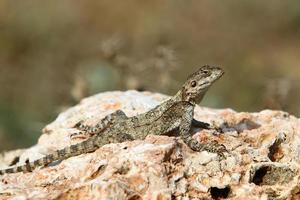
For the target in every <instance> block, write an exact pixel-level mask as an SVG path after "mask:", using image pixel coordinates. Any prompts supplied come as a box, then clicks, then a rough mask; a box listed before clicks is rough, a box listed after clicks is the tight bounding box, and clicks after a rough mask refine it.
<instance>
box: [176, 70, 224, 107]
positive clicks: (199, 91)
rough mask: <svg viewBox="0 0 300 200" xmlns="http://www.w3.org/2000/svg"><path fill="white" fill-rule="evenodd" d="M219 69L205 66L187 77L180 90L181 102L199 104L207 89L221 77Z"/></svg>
mask: <svg viewBox="0 0 300 200" xmlns="http://www.w3.org/2000/svg"><path fill="white" fill-rule="evenodd" d="M223 74H224V71H223V70H222V69H221V68H219V67H214V66H209V65H205V66H203V67H200V69H198V70H197V71H196V72H194V73H193V74H191V75H190V76H189V77H188V80H187V81H186V82H185V84H184V85H183V88H182V93H181V94H182V100H183V101H189V102H191V103H193V104H197V103H199V102H200V101H201V100H202V98H203V96H204V94H205V92H206V91H207V89H208V88H209V87H210V86H211V85H212V84H213V83H214V82H215V81H216V80H218V79H219V78H220V77H221V76H222V75H223Z"/></svg>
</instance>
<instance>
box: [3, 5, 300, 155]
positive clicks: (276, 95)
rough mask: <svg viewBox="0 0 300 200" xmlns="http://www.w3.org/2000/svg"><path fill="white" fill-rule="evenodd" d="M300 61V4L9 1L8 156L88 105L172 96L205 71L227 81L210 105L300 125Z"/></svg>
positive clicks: (209, 97) (220, 84)
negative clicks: (267, 112)
mask: <svg viewBox="0 0 300 200" xmlns="http://www.w3.org/2000/svg"><path fill="white" fill-rule="evenodd" d="M299 58H300V2H299V1H297V0H286V1H281V0H274V1H260V0H252V1H237V0H228V1H226V2H220V1H216V0H206V1H202V0H191V1H180V0H175V1H174V0H173V1H171V0H165V1H161V0H159V1H158V0H153V1H138V0H129V1H111V0H100V1H93V0H91V1H76V0H75V1H74V0H73V1H70V0H62V1H59V2H57V1H38V0H29V1H10V0H0V91H1V92H0V150H5V149H12V148H20V147H28V146H30V145H32V144H34V143H36V139H37V138H38V136H39V135H40V134H41V129H42V128H43V127H44V126H45V125H46V124H47V123H49V122H51V121H52V120H54V119H55V117H56V116H57V114H58V113H59V112H61V111H62V110H63V109H65V108H66V107H68V106H72V105H74V104H76V103H77V102H78V101H79V100H80V99H81V98H83V97H85V96H88V95H91V94H95V93H98V92H102V91H107V90H127V89H138V90H150V91H155V92H161V93H166V94H170V95H171V94H174V93H175V91H176V90H177V89H178V87H180V84H181V83H182V82H183V81H184V80H185V78H186V76H187V75H188V74H189V73H191V72H193V71H194V70H195V68H197V67H199V66H201V65H203V64H216V65H220V66H223V68H224V69H225V71H226V74H225V76H224V78H222V80H221V81H220V82H218V84H216V85H215V86H214V87H213V88H211V90H210V91H209V94H208V95H207V96H206V97H205V100H204V101H203V103H202V104H201V105H205V106H211V107H215V108H224V107H230V108H233V109H235V110H238V111H259V110H261V109H264V108H270V109H283V110H286V111H288V112H290V113H293V114H295V115H298V116H299V113H300V107H299V101H300V94H299V91H300V90H299V89H300V84H299V83H300V75H299V74H300V66H299V64H300V59H299Z"/></svg>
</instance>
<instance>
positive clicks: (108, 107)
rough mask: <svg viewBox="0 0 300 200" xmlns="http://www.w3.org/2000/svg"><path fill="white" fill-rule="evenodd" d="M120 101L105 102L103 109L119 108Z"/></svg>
mask: <svg viewBox="0 0 300 200" xmlns="http://www.w3.org/2000/svg"><path fill="white" fill-rule="evenodd" d="M121 105H122V104H121V103H120V102H116V103H111V104H107V105H105V106H104V108H105V109H107V110H109V109H114V110H117V109H120V108H121Z"/></svg>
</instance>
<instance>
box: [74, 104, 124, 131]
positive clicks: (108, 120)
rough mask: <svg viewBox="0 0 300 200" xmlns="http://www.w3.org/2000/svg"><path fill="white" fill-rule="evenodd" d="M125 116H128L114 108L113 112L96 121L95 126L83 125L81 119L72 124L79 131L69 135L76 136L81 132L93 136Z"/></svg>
mask: <svg viewBox="0 0 300 200" xmlns="http://www.w3.org/2000/svg"><path fill="white" fill-rule="evenodd" d="M127 118H128V117H127V116H126V114H125V113H124V112H123V111H122V110H116V111H115V112H113V113H111V114H108V115H107V116H105V117H104V118H103V119H101V120H100V122H99V123H97V124H96V125H95V126H88V125H85V124H83V121H82V120H81V121H79V122H78V123H77V124H75V126H74V128H77V129H78V130H80V131H81V132H78V133H73V134H72V135H71V137H76V136H78V135H82V134H84V135H87V136H93V135H95V134H98V133H101V132H102V131H103V130H104V129H106V128H107V127H109V126H110V125H112V124H113V123H114V122H115V121H117V120H121V119H127Z"/></svg>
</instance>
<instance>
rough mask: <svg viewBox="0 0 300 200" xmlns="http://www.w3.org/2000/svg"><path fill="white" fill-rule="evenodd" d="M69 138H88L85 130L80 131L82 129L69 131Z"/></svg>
mask: <svg viewBox="0 0 300 200" xmlns="http://www.w3.org/2000/svg"><path fill="white" fill-rule="evenodd" d="M70 138H71V139H72V140H73V139H78V138H80V139H82V138H83V139H85V138H88V134H87V133H86V132H82V131H80V132H75V133H71V134H70Z"/></svg>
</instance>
